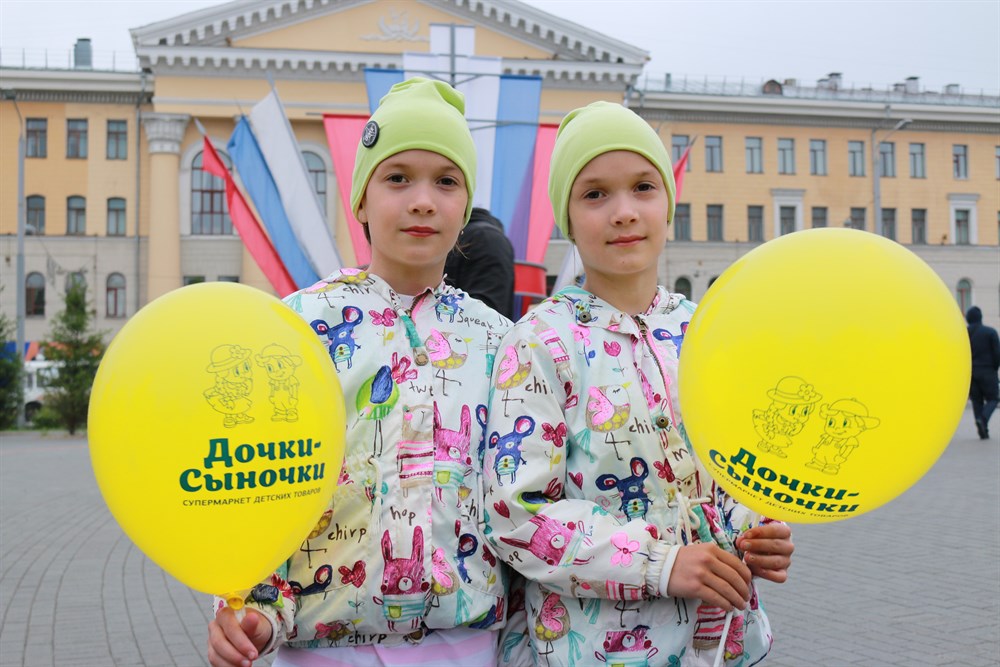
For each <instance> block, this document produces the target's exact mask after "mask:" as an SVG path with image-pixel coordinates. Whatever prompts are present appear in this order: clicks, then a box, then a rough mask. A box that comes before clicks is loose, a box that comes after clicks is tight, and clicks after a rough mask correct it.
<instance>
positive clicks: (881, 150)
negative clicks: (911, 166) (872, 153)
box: [878, 141, 896, 178]
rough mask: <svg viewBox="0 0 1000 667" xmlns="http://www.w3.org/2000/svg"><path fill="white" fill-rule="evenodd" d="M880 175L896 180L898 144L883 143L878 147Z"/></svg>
mask: <svg viewBox="0 0 1000 667" xmlns="http://www.w3.org/2000/svg"><path fill="white" fill-rule="evenodd" d="M878 165H879V167H878V169H879V174H880V175H882V176H886V177H888V178H896V144H894V143H893V142H891V141H883V142H880V143H879V145H878Z"/></svg>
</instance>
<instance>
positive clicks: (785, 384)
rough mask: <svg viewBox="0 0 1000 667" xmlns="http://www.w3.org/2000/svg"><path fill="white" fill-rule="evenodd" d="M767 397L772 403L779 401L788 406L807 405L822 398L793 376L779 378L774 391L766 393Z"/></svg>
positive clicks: (770, 390)
mask: <svg viewBox="0 0 1000 667" xmlns="http://www.w3.org/2000/svg"><path fill="white" fill-rule="evenodd" d="M767 397H768V398H770V399H771V400H772V401H780V402H781V403H787V404H789V405H808V404H810V403H815V402H816V401H818V400H819V399H821V398H823V396H821V395H820V394H818V393H817V392H816V390H815V389H813V386H812V385H811V384H809V383H808V382H806V381H805V380H803V379H802V378H800V377H795V376H794V375H793V376H789V377H786V378H781V380H779V381H778V384H777V385H776V386H775V387H774V389H769V390H768V391H767Z"/></svg>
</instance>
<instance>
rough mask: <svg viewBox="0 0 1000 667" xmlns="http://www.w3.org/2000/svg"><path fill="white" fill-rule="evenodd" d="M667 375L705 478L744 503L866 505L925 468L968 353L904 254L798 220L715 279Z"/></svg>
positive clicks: (795, 518) (834, 516) (960, 326)
mask: <svg viewBox="0 0 1000 667" xmlns="http://www.w3.org/2000/svg"><path fill="white" fill-rule="evenodd" d="M678 374H679V378H678V380H679V393H680V401H681V410H682V413H683V415H684V427H685V429H686V432H687V435H688V437H689V439H690V441H691V444H692V446H693V447H694V449H695V452H696V453H697V455H698V456H699V458H700V459H701V460H702V462H703V463H704V464H705V466H706V467H707V468H708V470H709V472H710V473H711V474H712V475H713V477H715V479H716V480H717V481H718V482H719V483H720V484H721V485H722V486H723V487H724V488H725V489H726V490H727V491H728V492H729V493H730V494H731V495H732V496H733V497H734V498H736V499H737V500H739V501H740V502H742V503H743V504H745V505H746V506H748V507H750V508H751V509H753V510H754V511H756V512H758V513H760V514H763V515H765V516H769V517H771V518H774V519H780V520H784V521H788V522H800V523H820V522H827V521H836V520H840V519H846V518H849V517H854V516H858V515H860V514H862V513H864V512H868V511H870V510H872V509H875V508H876V507H879V506H880V505H883V504H885V503H887V502H889V501H890V500H892V499H893V498H895V497H896V496H898V495H899V494H901V493H903V491H905V490H906V489H908V488H909V487H910V486H911V485H912V484H914V483H915V482H916V481H917V480H919V479H920V477H922V476H923V475H924V473H926V472H927V470H928V469H930V467H931V466H932V465H933V464H934V462H935V461H936V460H937V459H938V457H939V456H940V455H941V453H942V452H943V451H944V448H945V447H946V446H947V444H948V442H949V440H950V439H951V437H952V435H953V434H954V432H955V429H956V428H957V426H958V422H959V419H960V417H961V415H962V411H963V410H964V408H965V402H966V398H967V396H968V391H969V378H970V375H971V353H970V350H969V338H968V335H967V333H966V330H965V323H964V321H963V319H962V314H961V313H960V312H959V308H958V306H957V304H956V302H955V300H954V299H953V298H952V296H951V294H950V293H949V290H948V288H947V287H945V285H944V284H943V283H942V282H941V280H940V278H938V276H937V275H936V274H935V273H934V272H933V271H932V270H931V269H930V267H928V266H927V265H926V264H925V263H924V262H923V261H922V260H921V259H920V258H919V257H917V256H916V255H915V254H913V253H912V252H910V251H909V250H907V249H905V248H904V247H902V246H901V245H899V244H897V243H895V242H893V241H889V240H888V239H885V238H883V237H881V236H877V235H875V234H870V233H866V232H862V231H857V230H851V229H813V230H808V231H802V232H796V233H793V234H789V235H787V236H782V237H780V238H777V239H775V240H773V241H769V242H767V243H765V244H764V245H762V246H760V247H758V248H756V249H754V250H753V251H751V252H749V253H748V254H746V255H745V256H744V257H742V258H741V259H739V260H737V261H736V262H735V263H733V264H732V266H730V267H729V269H727V270H726V271H725V272H724V273H723V274H722V275H721V276H720V277H719V279H718V280H716V281H715V283H714V284H713V285H712V287H711V288H710V289H709V290H708V292H707V293H706V294H705V298H704V299H703V300H702V301H701V303H700V305H699V306H698V309H697V310H696V311H695V314H694V316H693V317H692V318H691V323H690V325H689V327H688V329H687V332H686V334H685V337H684V342H683V352H682V354H681V356H680V367H679V371H678Z"/></svg>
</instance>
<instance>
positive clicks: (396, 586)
mask: <svg viewBox="0 0 1000 667" xmlns="http://www.w3.org/2000/svg"><path fill="white" fill-rule="evenodd" d="M382 558H383V560H385V570H384V572H383V574H382V596H383V597H381V598H379V597H375V598H373V599H374V601H375V604H378V605H383V607H384V613H385V619H386V621H387V622H388V624H389V630H391V631H392V632H396V624H397V623H400V624H406V623H408V624H409V629H410V630H416V629H417V628H418V627H419V625H420V619H421V618H422V617H423V615H424V596H425V594H426V593H427V590H428V589H429V588H430V584H429V583H428V582H426V581H424V531H423V529H421V527H420V526H417V527H416V528H414V529H413V551H412V552H411V554H410V557H409V558H395V557H393V555H392V539H391V538H390V537H389V531H388V530H387V531H385V532H384V533H382Z"/></svg>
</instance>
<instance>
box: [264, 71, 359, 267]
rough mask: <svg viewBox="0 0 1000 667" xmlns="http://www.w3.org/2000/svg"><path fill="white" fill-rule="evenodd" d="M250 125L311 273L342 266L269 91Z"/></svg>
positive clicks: (295, 147)
mask: <svg viewBox="0 0 1000 667" xmlns="http://www.w3.org/2000/svg"><path fill="white" fill-rule="evenodd" d="M249 120H250V126H251V128H252V130H253V135H254V137H256V139H257V144H258V145H259V147H260V152H261V154H262V155H263V156H264V161H265V163H266V164H267V168H268V171H269V173H270V174H271V176H272V177H273V178H274V184H275V186H276V187H277V189H278V195H279V196H280V198H281V205H282V207H283V208H284V210H285V215H286V216H287V218H288V222H289V224H290V225H291V228H292V232H293V233H294V234H295V238H296V239H297V240H298V243H299V247H300V248H302V250H303V252H304V253H305V256H306V258H307V259H308V261H309V265H310V266H311V267H312V269H313V272H314V273H315V274H316V275H318V276H326V275H329V274H330V273H333V272H334V271H336V270H338V269H340V268H341V266H342V262H341V260H340V255H339V254H338V253H337V245H336V243H335V242H334V240H333V234H332V233H331V232H330V226H329V224H328V223H327V220H326V213H325V212H324V211H323V206H322V205H321V204H320V201H319V199H318V198H317V197H316V191H315V190H314V189H313V185H312V183H311V181H310V178H309V171H308V170H307V169H306V163H305V160H303V159H302V152H301V151H300V150H299V144H298V141H296V139H295V134H294V133H292V126H291V125H290V124H289V122H288V118H287V117H286V116H285V112H284V109H283V108H282V106H281V100H280V99H278V92H277V91H276V90H272V91H271V93H270V94H269V95H268V96H267V97H265V98H264V99H263V100H261V101H260V102H258V103H257V104H256V105H255V106H254V108H253V109H252V110H251V111H250V116H249Z"/></svg>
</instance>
